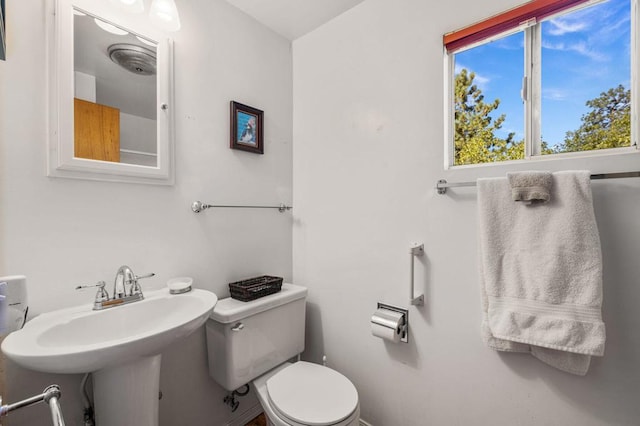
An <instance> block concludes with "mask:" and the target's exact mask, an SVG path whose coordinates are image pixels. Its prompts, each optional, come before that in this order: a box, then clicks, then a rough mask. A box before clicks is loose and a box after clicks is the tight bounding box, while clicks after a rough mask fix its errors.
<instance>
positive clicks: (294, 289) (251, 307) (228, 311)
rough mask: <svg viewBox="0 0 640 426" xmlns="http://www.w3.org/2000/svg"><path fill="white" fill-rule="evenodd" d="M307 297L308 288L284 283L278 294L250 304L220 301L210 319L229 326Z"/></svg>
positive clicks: (236, 301) (230, 299) (226, 300)
mask: <svg viewBox="0 0 640 426" xmlns="http://www.w3.org/2000/svg"><path fill="white" fill-rule="evenodd" d="M306 296H307V288H306V287H302V286H299V285H295V284H289V283H284V284H282V289H281V290H280V291H279V292H278V293H274V294H270V295H268V296H264V297H261V298H259V299H256V300H251V301H249V302H242V301H240V300H236V299H232V298H231V297H227V298H226V299H220V300H218V303H216V306H215V308H213V312H212V313H211V316H210V318H211V319H212V320H214V321H217V322H220V323H222V324H228V323H231V322H234V321H238V320H241V319H243V318H247V317H250V316H251V315H255V314H258V313H260V312H264V311H267V310H269V309H271V308H274V307H276V306H280V305H284V304H285V303H290V302H293V301H294V300H298V299H303V298H305V297H306Z"/></svg>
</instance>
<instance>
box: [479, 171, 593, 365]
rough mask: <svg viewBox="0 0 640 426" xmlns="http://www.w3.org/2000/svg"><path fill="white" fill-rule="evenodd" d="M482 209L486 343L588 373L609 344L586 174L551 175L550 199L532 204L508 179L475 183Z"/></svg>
mask: <svg viewBox="0 0 640 426" xmlns="http://www.w3.org/2000/svg"><path fill="white" fill-rule="evenodd" d="M478 209H479V249H480V262H479V264H480V273H481V274H480V276H481V284H482V306H483V313H484V317H483V324H482V335H483V338H484V340H485V342H486V343H487V345H489V346H490V347H491V348H493V349H496V350H499V351H511V352H529V353H531V355H533V356H535V357H536V358H538V359H539V360H541V361H543V362H545V363H547V364H549V365H552V366H553V367H556V368H559V369H561V370H563V371H566V372H569V373H573V374H578V375H584V374H586V372H587V370H588V368H589V363H590V359H591V356H592V355H595V356H602V355H603V354H604V342H605V327H604V323H603V322H602V315H601V306H602V256H601V251H600V237H599V235H598V228H597V226H596V221H595V215H594V212H593V202H592V196H591V180H590V174H589V172H587V171H577V172H558V173H553V197H551V200H550V201H549V202H548V203H544V204H536V205H533V206H527V205H523V204H521V203H514V202H513V199H512V197H511V187H510V185H509V182H508V180H507V179H506V178H495V179H478Z"/></svg>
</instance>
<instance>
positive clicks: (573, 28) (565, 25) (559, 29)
mask: <svg viewBox="0 0 640 426" xmlns="http://www.w3.org/2000/svg"><path fill="white" fill-rule="evenodd" d="M571 21H572V20H570V19H562V18H557V19H552V20H550V21H549V23H550V24H551V25H552V27H551V28H549V35H552V36H561V35H564V34H567V33H577V32H579V31H582V30H584V29H586V28H587V27H588V26H589V25H588V24H587V23H586V22H585V21H577V22H576V21H574V22H571Z"/></svg>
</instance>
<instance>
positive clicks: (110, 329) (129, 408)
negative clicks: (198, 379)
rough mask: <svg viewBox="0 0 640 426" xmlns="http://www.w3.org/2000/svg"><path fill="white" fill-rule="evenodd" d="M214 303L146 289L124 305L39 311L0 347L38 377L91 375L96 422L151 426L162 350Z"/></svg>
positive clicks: (195, 293)
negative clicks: (63, 374) (66, 374)
mask: <svg viewBox="0 0 640 426" xmlns="http://www.w3.org/2000/svg"><path fill="white" fill-rule="evenodd" d="M217 301H218V298H217V296H216V295H215V294H213V293H211V292H209V291H205V290H192V291H190V292H189V293H185V294H179V295H172V294H169V290H168V289H164V290H158V291H153V292H145V299H144V300H141V301H139V302H135V303H132V304H129V305H124V306H118V307H113V308H109V309H105V310H100V311H94V310H92V308H93V305H92V304H88V305H82V306H77V307H73V308H67V309H61V310H57V311H52V312H48V313H44V314H41V315H39V316H37V317H35V318H34V319H32V320H31V321H29V322H27V323H26V324H25V326H24V328H22V329H21V330H18V331H15V332H13V333H11V334H9V336H7V338H6V339H5V340H4V342H3V343H2V351H3V352H4V353H5V355H6V356H7V357H9V358H10V359H11V360H13V361H14V362H16V363H17V364H19V365H21V366H23V367H25V368H28V369H31V370H35V371H41V372H44V373H88V372H92V373H93V391H94V392H93V393H94V404H95V407H94V408H95V414H96V424H97V425H99V426H124V425H134V424H135V425H137V426H157V424H158V392H159V383H160V358H161V356H160V352H161V351H162V350H163V349H164V348H165V347H166V346H168V345H169V344H171V343H172V342H174V341H176V340H177V339H180V338H183V337H186V336H188V335H189V334H191V333H192V332H194V331H195V330H196V329H198V328H199V327H200V326H202V325H203V324H204V323H205V321H206V320H207V318H208V317H209V315H210V314H211V311H213V308H214V306H215V304H216V302H217Z"/></svg>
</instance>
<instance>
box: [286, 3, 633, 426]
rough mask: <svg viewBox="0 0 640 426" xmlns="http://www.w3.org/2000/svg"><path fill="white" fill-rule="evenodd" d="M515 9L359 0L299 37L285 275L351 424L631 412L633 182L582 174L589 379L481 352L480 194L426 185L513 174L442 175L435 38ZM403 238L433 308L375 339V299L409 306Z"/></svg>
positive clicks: (415, 312) (606, 418)
mask: <svg viewBox="0 0 640 426" xmlns="http://www.w3.org/2000/svg"><path fill="white" fill-rule="evenodd" d="M517 3H518V1H516V0H496V1H492V2H491V3H490V4H489V3H487V2H478V1H474V0H458V1H455V2H430V1H422V0H403V1H388V0H367V1H365V2H364V3H362V4H360V5H359V6H357V7H355V8H354V9H352V10H350V11H349V12H347V13H346V14H344V15H341V16H339V17H338V18H336V19H335V20H333V21H332V22H330V23H328V24H327V25H325V26H323V27H321V28H319V29H317V30H316V31H314V32H312V33H310V34H308V35H306V36H304V37H302V38H300V39H298V40H296V41H295V42H294V44H293V49H294V54H293V58H294V60H293V62H294V71H293V79H294V85H293V87H294V89H293V90H294V102H293V103H294V132H293V134H294V157H293V164H294V167H293V170H294V173H293V175H294V205H295V207H296V209H295V211H294V225H293V228H294V231H293V235H294V242H293V253H294V261H293V264H294V269H293V276H294V281H295V282H297V283H299V284H304V285H306V286H308V287H309V305H308V306H309V315H308V321H309V323H308V327H307V328H308V331H309V334H308V338H307V352H306V354H305V356H306V357H307V358H309V359H312V360H315V361H319V360H320V358H321V356H322V354H323V353H326V354H327V355H328V359H329V364H330V365H332V366H333V367H335V368H337V369H338V370H340V371H342V372H343V373H345V374H346V375H347V376H348V377H350V378H351V379H352V380H353V381H354V383H355V385H356V387H357V388H358V391H359V394H360V398H361V404H362V418H363V419H365V420H367V421H369V422H370V423H372V424H373V425H375V426H398V425H402V426H423V425H444V426H450V425H496V426H499V425H583V426H589V425H593V426H595V425H637V424H638V421H639V420H638V419H640V405H639V404H638V401H640V386H639V385H640V369H639V368H638V366H637V362H638V360H640V340H639V339H638V338H637V335H638V329H639V328H640V314H638V308H637V304H638V303H639V302H640V287H639V286H638V278H637V277H638V276H640V263H639V262H638V261H637V256H638V255H637V254H638V253H639V252H640V227H639V226H638V224H637V219H636V218H637V212H638V211H639V210H640V197H638V193H639V190H640V181H639V180H637V179H627V180H618V181H604V182H594V184H593V192H594V198H595V210H596V214H597V220H598V224H599V228H600V234H601V238H602V246H603V253H604V271H605V272H604V285H605V289H604V296H605V302H604V307H603V312H604V320H605V323H606V325H607V334H608V336H607V348H606V354H605V356H604V358H602V359H593V362H592V365H591V369H590V371H589V373H588V375H587V376H586V377H576V376H571V375H569V374H565V373H562V372H559V371H557V370H554V369H552V368H550V367H548V366H546V365H543V364H542V363H540V362H539V361H537V360H535V359H534V358H533V357H531V356H529V355H523V354H498V353H496V352H494V351H491V350H489V349H488V348H486V347H485V346H484V345H483V343H482V341H481V338H480V319H481V310H480V292H479V283H478V278H477V273H476V191H475V189H472V188H471V189H457V190H451V191H449V194H448V195H446V196H441V195H437V194H436V193H435V191H434V189H433V187H434V186H435V183H436V181H437V180H438V179H441V178H447V179H448V180H450V181H456V180H458V181H464V180H469V179H471V178H475V177H477V176H479V175H482V176H500V175H504V173H505V171H506V170H507V169H509V168H511V167H513V166H509V168H506V167H497V168H496V167H488V168H487V167H484V168H482V167H481V168H475V169H472V170H466V171H464V172H445V171H444V170H443V163H444V161H443V157H444V154H443V147H444V143H443V142H444V135H443V120H444V117H443V110H444V107H443V81H444V78H443V60H442V35H443V34H444V33H445V32H448V31H451V30H454V29H457V28H460V27H463V26H465V25H468V24H470V23H472V22H474V21H477V20H479V19H481V18H484V17H487V16H490V15H492V14H495V13H497V12H499V11H501V10H505V9H508V8H510V7H513V6H515V5H516V4H517ZM631 161H632V162H635V165H636V167H638V166H640V161H639V160H638V157H637V156H636V157H633V158H632V160H631ZM587 164H588V161H578V162H574V163H564V162H558V161H556V162H552V163H547V164H542V165H541V164H538V165H537V167H543V168H549V169H552V170H560V169H566V168H581V167H586V166H587ZM617 166H618V164H613V161H612V160H610V159H604V160H600V161H599V162H598V163H597V164H595V165H594V164H590V165H589V167H593V170H594V171H597V172H602V171H605V170H606V171H616V169H617ZM518 167H519V168H522V167H528V168H531V167H536V166H531V165H525V166H518ZM612 169H613V170H612ZM474 175H475V176H474ZM412 241H423V242H424V243H425V248H426V256H425V258H424V259H422V260H421V266H419V267H417V274H418V279H419V280H420V281H421V284H420V285H419V286H418V287H419V289H423V290H424V292H425V295H426V304H425V306H424V307H421V308H415V307H412V308H411V309H410V323H411V333H410V343H409V344H407V345H403V344H399V345H392V344H386V343H385V342H383V341H381V340H379V339H377V338H374V337H373V336H371V334H370V330H369V319H370V315H371V313H372V312H373V311H374V310H375V308H376V302H378V301H382V302H386V303H391V304H396V305H401V306H405V307H406V306H407V305H408V294H407V293H408V278H409V277H408V274H409V271H408V269H409V268H408V247H409V244H410V243H411V242H412Z"/></svg>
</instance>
